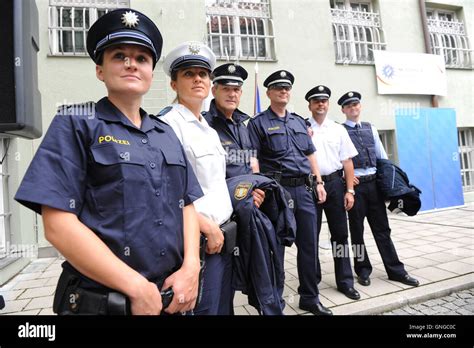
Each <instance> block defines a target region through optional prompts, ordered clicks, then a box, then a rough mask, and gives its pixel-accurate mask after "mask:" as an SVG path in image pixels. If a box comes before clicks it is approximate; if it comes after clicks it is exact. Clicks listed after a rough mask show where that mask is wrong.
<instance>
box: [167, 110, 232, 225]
mask: <svg viewBox="0 0 474 348" xmlns="http://www.w3.org/2000/svg"><path fill="white" fill-rule="evenodd" d="M172 107H173V109H172V110H170V111H169V112H168V113H166V114H165V115H163V116H161V119H162V120H163V121H165V122H166V123H168V124H169V125H170V126H171V127H172V128H173V130H174V132H175V133H176V135H177V137H178V139H179V140H180V141H181V144H183V148H184V151H185V152H186V157H187V158H188V161H189V163H190V164H191V166H192V167H193V170H194V174H196V177H197V179H198V181H199V184H200V185H201V188H202V191H203V192H204V196H203V197H201V198H199V199H198V200H196V201H194V207H195V208H196V211H197V212H198V213H201V214H203V215H204V216H206V217H207V218H209V219H211V220H212V221H214V222H215V223H217V224H219V225H220V224H222V223H224V222H226V221H227V220H228V219H229V218H230V216H231V215H232V203H231V201H230V196H229V191H228V189H227V184H226V181H225V156H226V152H225V150H224V148H223V147H222V145H221V142H220V140H219V136H218V135H217V132H216V131H215V130H214V129H213V128H211V127H209V125H208V123H207V122H206V120H205V119H204V117H201V121H199V120H198V119H197V118H196V116H194V114H193V113H192V112H191V111H190V110H189V109H188V108H186V107H185V106H184V105H181V104H173V105H172Z"/></svg>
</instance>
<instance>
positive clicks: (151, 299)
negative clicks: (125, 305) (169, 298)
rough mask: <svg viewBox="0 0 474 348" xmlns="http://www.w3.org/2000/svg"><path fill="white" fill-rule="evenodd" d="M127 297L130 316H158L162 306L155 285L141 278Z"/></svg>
mask: <svg viewBox="0 0 474 348" xmlns="http://www.w3.org/2000/svg"><path fill="white" fill-rule="evenodd" d="M129 297H130V304H131V310H132V315H160V313H161V308H162V307H163V304H162V303H161V295H160V291H159V290H158V287H157V286H156V284H154V283H151V282H149V281H148V280H147V279H145V278H143V277H142V279H139V280H138V282H137V285H136V286H135V287H134V292H133V293H131V294H129Z"/></svg>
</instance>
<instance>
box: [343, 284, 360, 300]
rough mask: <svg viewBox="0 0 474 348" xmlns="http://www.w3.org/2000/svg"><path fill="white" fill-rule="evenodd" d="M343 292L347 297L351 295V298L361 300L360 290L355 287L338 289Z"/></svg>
mask: <svg viewBox="0 0 474 348" xmlns="http://www.w3.org/2000/svg"><path fill="white" fill-rule="evenodd" d="M338 290H339V291H340V292H342V293H343V294H344V295H346V297H349V298H350V299H351V300H360V294H359V292H358V291H357V290H356V289H354V288H352V287H351V288H346V289H338Z"/></svg>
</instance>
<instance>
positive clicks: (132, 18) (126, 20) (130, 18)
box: [122, 11, 140, 28]
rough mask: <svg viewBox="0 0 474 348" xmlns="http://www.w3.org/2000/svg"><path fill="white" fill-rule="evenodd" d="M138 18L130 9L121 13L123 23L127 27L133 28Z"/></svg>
mask: <svg viewBox="0 0 474 348" xmlns="http://www.w3.org/2000/svg"><path fill="white" fill-rule="evenodd" d="M139 20H140V19H139V18H138V16H137V14H136V13H135V12H132V11H127V12H125V13H124V14H123V15H122V23H123V25H125V26H126V27H129V28H135V27H136V26H137V24H138V21H139Z"/></svg>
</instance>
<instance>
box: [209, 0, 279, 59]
mask: <svg viewBox="0 0 474 348" xmlns="http://www.w3.org/2000/svg"><path fill="white" fill-rule="evenodd" d="M206 24H207V41H208V45H209V47H210V48H211V49H212V51H213V52H214V54H215V55H216V57H217V58H218V59H226V60H275V52H274V36H273V21H272V19H271V16H270V0H246V1H243V0H206Z"/></svg>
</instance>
